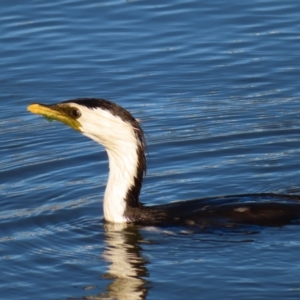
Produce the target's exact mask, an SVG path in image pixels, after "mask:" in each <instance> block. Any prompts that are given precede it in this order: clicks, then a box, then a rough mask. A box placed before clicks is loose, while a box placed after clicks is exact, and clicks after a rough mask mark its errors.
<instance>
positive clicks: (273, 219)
mask: <svg viewBox="0 0 300 300" xmlns="http://www.w3.org/2000/svg"><path fill="white" fill-rule="evenodd" d="M28 110H29V111H30V112H32V113H34V114H40V115H43V116H44V117H46V118H47V119H51V120H57V121H60V122H62V123H65V124H66V125H68V126H70V127H71V128H73V129H75V130H77V131H79V132H81V133H82V134H84V135H86V136H88V137H89V138H91V139H93V140H94V141H96V142H97V143H99V144H101V145H103V146H104V147H105V149H106V151H107V154H108V159H109V177H108V182H107V186H106V190H105V194H104V199H103V213H104V219H105V220H106V221H108V222H112V223H135V224H140V225H185V226H198V227H201V228H203V227H207V226H222V227H223V226H225V227H235V226H239V225H242V224H249V225H250V224H255V225H261V226H263V225H266V226H281V225H284V224H287V223H291V222H292V223H297V224H298V221H299V220H300V196H297V195H279V194H272V193H268V194H266V193H262V194H244V195H234V196H220V197H214V198H205V199H196V200H189V201H179V202H172V203H169V204H164V205H155V206H146V205H144V204H142V203H141V202H140V201H139V195H140V191H141V187H142V182H143V177H144V175H145V172H146V157H145V138H144V133H143V130H142V128H141V126H140V124H139V122H138V121H137V120H136V119H135V118H134V117H133V116H132V115H131V114H130V113H129V112H128V111H127V110H126V109H124V108H122V107H121V106H119V105H117V104H115V103H113V102H110V101H107V100H103V99H95V98H86V99H73V100H68V101H65V102H61V103H57V104H53V105H44V104H38V103H33V104H30V105H29V106H28Z"/></svg>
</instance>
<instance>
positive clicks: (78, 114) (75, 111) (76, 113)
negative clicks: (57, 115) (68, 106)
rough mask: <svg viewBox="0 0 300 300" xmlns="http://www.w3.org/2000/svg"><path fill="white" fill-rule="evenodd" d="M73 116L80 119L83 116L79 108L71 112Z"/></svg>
mask: <svg viewBox="0 0 300 300" xmlns="http://www.w3.org/2000/svg"><path fill="white" fill-rule="evenodd" d="M71 115H72V117H74V118H76V119H78V118H79V117H80V116H81V112H80V110H79V109H78V108H73V109H72V110H71Z"/></svg>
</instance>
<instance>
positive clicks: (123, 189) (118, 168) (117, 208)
mask: <svg viewBox="0 0 300 300" xmlns="http://www.w3.org/2000/svg"><path fill="white" fill-rule="evenodd" d="M76 105H77V104H75V103H74V104H72V106H76ZM78 107H79V106H78ZM80 110H81V112H82V115H81V117H80V118H79V119H78V121H79V122H80V124H81V125H82V127H81V128H80V129H81V130H82V133H83V134H84V135H86V136H88V137H89V138H91V139H93V140H95V141H96V142H98V143H100V144H101V145H103V146H104V147H105V148H106V151H107V154H108V158H109V177H108V182H107V186H106V190H105V195H104V202H103V211H104V218H105V220H106V221H109V222H114V223H123V222H127V221H129V220H127V219H126V216H125V210H126V207H127V203H126V201H125V199H126V196H127V195H128V191H129V190H130V188H131V187H133V186H134V184H135V178H136V177H137V169H138V164H139V161H138V159H139V158H138V151H137V150H138V143H139V141H138V140H137V138H136V135H135V132H134V130H135V129H134V128H133V126H132V125H131V124H129V123H127V122H124V121H123V120H122V119H121V118H120V117H118V116H114V115H112V114H111V112H109V111H106V110H103V109H100V108H97V109H90V108H87V107H80ZM137 201H138V199H137Z"/></svg>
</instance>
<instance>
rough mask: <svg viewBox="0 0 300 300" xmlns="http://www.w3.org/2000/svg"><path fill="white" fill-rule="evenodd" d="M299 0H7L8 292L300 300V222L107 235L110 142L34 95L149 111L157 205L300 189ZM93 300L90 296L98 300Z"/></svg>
mask: <svg viewBox="0 0 300 300" xmlns="http://www.w3.org/2000/svg"><path fill="white" fill-rule="evenodd" d="M299 12H300V2H299V1H296V0H292V1H277V0H275V1H268V0H264V1H263V0H255V1H248V2H243V1H242V2H241V1H236V0H235V1H230V2H228V1H180V0H175V1H163V2H162V1H151V2H150V1H107V2H105V1H66V0H61V1H55V2H49V3H48V2H44V1H27V2H24V1H11V2H8V1H4V2H3V3H2V4H1V12H0V45H1V47H0V53H1V55H0V70H1V72H0V101H1V102H0V103H1V110H0V128H1V131H0V135H1V144H0V154H1V173H0V174H1V175H0V176H1V177H0V178H1V181H0V193H1V199H0V201H1V211H0V269H1V278H0V298H1V299H187V298H188V299H218V298H222V299H273V298H274V297H276V298H280V299H299V297H300V260H299V248H300V238H299V230H300V228H299V226H292V225H290V226H286V227H282V228H277V227H275V228H260V229H258V230H257V233H256V234H246V233H244V232H222V231H220V232H218V231H217V232H212V233H197V234H194V233H190V232H188V231H187V230H185V229H183V228H177V229H163V230H162V229H158V228H135V227H133V228H131V227H129V228H125V229H124V228H123V229H122V228H108V227H105V226H104V224H103V222H102V209H101V201H102V195H103V191H104V189H105V185H106V179H107V158H106V154H105V152H104V150H103V149H102V148H101V147H99V146H98V145H96V144H94V143H93V142H92V141H90V140H88V139H86V138H85V137H83V136H81V135H79V134H78V133H77V132H73V131H71V130H70V129H69V128H66V127H65V126H63V125H62V124H58V123H51V124H49V123H47V122H46V121H44V120H42V119H41V118H38V117H36V116H34V115H31V114H29V113H28V112H27V111H26V107H27V105H28V104H29V103H31V102H42V103H55V102H59V101H62V100H66V99H69V98H75V97H86V96H89V97H102V98H106V99H110V100H113V101H116V102H118V103H119V104H120V105H122V106H124V107H126V108H127V109H129V110H130V111H131V112H132V113H133V114H134V115H135V116H136V117H138V118H139V119H142V121H143V128H144V130H145V132H146V135H147V139H148V152H149V158H148V174H147V177H146V179H145V184H144V188H143V192H142V195H141V199H142V201H143V202H145V203H149V204H158V203H167V202H170V201H174V200H186V199H193V198H198V197H207V196H215V195H227V194H238V193H259V192H275V193H295V194H299V193H300V179H299V178H300V176H299V175H300V170H299V164H298V162H299V158H300V150H299V149H300V138H299V136H300V112H299V96H300V95H299V78H300V68H299V67H300V63H299V62H300V54H299V53H300V52H299V49H300V23H299ZM84 297H86V298H84Z"/></svg>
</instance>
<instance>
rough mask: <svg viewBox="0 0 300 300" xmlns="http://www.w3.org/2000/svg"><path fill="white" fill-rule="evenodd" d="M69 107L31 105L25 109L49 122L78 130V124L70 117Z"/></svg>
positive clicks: (62, 105) (61, 105)
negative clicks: (57, 122) (60, 123)
mask: <svg viewBox="0 0 300 300" xmlns="http://www.w3.org/2000/svg"><path fill="white" fill-rule="evenodd" d="M70 109H71V107H70V106H68V105H65V104H55V105H45V104H39V103H32V104H30V105H29V106H28V107H27V110H28V111H30V112H31V113H33V114H36V115H42V116H44V117H45V118H46V119H47V120H49V121H53V120H55V121H59V122H62V123H64V124H66V125H68V126H70V127H71V128H73V129H75V130H77V131H81V130H80V127H81V125H80V123H79V122H78V120H76V119H75V118H74V117H72V115H70V113H69V112H70Z"/></svg>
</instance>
